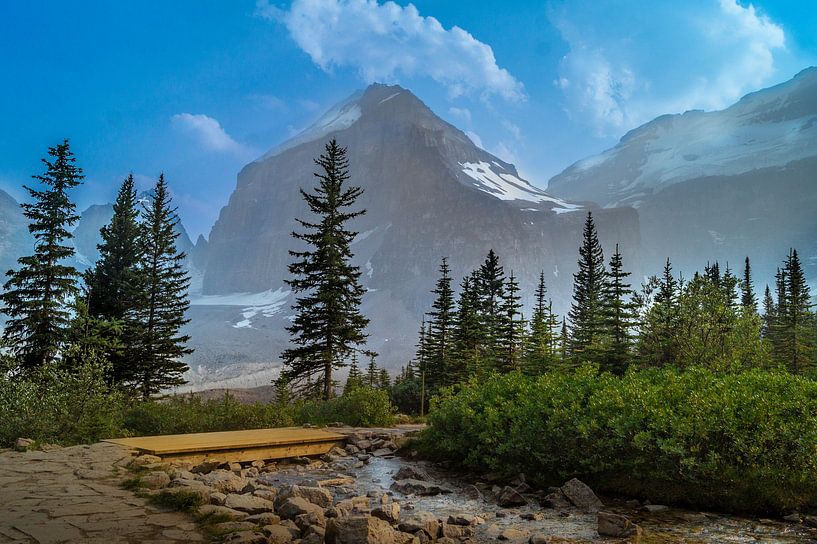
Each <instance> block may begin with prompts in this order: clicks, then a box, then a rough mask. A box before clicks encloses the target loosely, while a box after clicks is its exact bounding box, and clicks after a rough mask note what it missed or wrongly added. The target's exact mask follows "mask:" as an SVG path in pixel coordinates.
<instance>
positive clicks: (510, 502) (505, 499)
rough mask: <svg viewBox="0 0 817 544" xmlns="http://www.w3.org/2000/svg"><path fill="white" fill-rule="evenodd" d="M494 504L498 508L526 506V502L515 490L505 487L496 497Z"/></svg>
mask: <svg viewBox="0 0 817 544" xmlns="http://www.w3.org/2000/svg"><path fill="white" fill-rule="evenodd" d="M496 503H497V504H498V505H499V506H502V507H504V508H507V507H510V506H522V505H525V504H528V501H527V500H526V499H525V497H523V496H522V494H521V493H519V492H518V491H517V490H516V489H514V488H512V487H510V486H505V487H504V488H503V489H502V490H501V491H500V492H499V494H498V495H497V497H496Z"/></svg>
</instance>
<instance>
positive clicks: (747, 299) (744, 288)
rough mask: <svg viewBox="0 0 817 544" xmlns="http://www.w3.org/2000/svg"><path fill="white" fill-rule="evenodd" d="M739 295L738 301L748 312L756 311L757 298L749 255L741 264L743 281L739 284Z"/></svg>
mask: <svg viewBox="0 0 817 544" xmlns="http://www.w3.org/2000/svg"><path fill="white" fill-rule="evenodd" d="M740 288H741V293H742V294H741V297H740V303H741V305H742V306H743V308H744V309H745V310H746V311H747V312H750V313H757V298H756V297H755V288H754V284H753V283H752V265H751V263H749V257H746V260H745V261H744V265H743V282H741V284H740Z"/></svg>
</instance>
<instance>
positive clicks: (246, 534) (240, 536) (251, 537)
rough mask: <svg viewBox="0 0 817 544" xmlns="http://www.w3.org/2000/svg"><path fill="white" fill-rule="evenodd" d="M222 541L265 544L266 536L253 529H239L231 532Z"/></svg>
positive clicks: (237, 543) (238, 543)
mask: <svg viewBox="0 0 817 544" xmlns="http://www.w3.org/2000/svg"><path fill="white" fill-rule="evenodd" d="M224 542H229V543H230V544H267V537H266V536H264V535H262V534H261V533H256V532H253V531H241V532H238V533H233V534H231V535H230V536H229V537H227V538H226V539H224Z"/></svg>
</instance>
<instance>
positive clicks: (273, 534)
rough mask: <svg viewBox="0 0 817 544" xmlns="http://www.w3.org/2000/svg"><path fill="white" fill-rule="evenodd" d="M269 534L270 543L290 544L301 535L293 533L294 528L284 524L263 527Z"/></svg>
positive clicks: (265, 532)
mask: <svg viewBox="0 0 817 544" xmlns="http://www.w3.org/2000/svg"><path fill="white" fill-rule="evenodd" d="M261 530H262V531H263V532H264V534H265V535H266V536H267V539H268V540H267V542H269V544H289V543H290V542H292V541H293V540H294V539H295V538H297V537H298V536H300V535H293V534H292V530H291V529H289V528H287V527H284V526H283V525H266V526H264V527H263V528H262V529H261Z"/></svg>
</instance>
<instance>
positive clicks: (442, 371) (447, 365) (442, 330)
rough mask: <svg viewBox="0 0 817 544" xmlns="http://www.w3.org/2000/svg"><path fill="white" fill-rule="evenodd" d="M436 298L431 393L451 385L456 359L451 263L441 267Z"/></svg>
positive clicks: (431, 320)
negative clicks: (453, 365)
mask: <svg viewBox="0 0 817 544" xmlns="http://www.w3.org/2000/svg"><path fill="white" fill-rule="evenodd" d="M431 292H432V293H433V294H434V295H435V299H434V302H433V303H432V305H431V311H430V312H429V313H428V316H429V321H428V334H427V335H426V345H427V346H428V360H427V361H426V370H427V373H426V384H428V387H429V389H430V390H432V391H434V390H435V389H436V388H439V387H442V386H446V385H450V384H451V383H452V377H451V370H452V362H453V355H454V334H453V333H454V318H455V316H454V292H453V290H452V289H451V273H450V269H449V267H448V260H447V259H446V258H445V257H443V259H442V262H441V263H440V277H439V279H438V280H437V284H436V286H435V287H434V289H433V290H432V291H431Z"/></svg>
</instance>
